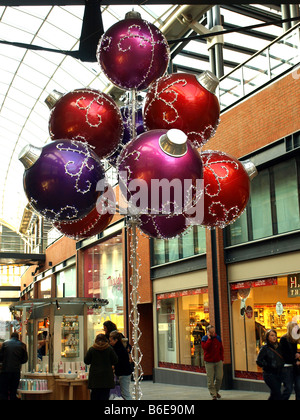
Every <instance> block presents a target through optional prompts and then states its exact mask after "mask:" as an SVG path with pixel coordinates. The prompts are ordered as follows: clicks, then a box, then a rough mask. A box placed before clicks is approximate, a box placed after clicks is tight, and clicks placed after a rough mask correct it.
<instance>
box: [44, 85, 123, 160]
mask: <svg viewBox="0 0 300 420" xmlns="http://www.w3.org/2000/svg"><path fill="white" fill-rule="evenodd" d="M123 130H124V127H123V120H122V116H121V112H120V110H119V108H118V107H117V105H116V104H115V102H114V101H113V99H112V98H111V97H110V96H108V95H106V94H105V93H102V92H100V91H97V90H94V89H76V90H74V91H72V92H69V93H67V94H66V95H63V96H62V97H61V98H60V99H59V100H58V101H57V102H56V103H55V104H54V107H53V109H52V112H51V115H50V120H49V132H50V136H51V138H52V140H55V139H61V138H64V139H76V140H82V141H84V140H85V141H87V142H88V143H89V145H90V146H92V147H93V150H94V152H95V153H96V154H97V155H98V156H99V158H101V159H102V158H104V157H106V156H109V155H111V154H112V153H113V152H114V151H115V150H116V149H117V147H118V145H119V142H120V141H121V139H122V137H123Z"/></svg>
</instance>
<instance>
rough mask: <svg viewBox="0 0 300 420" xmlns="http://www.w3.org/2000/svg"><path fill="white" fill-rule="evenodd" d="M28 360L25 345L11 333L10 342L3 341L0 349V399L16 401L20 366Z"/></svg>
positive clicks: (17, 335) (17, 336) (15, 334)
mask: <svg viewBox="0 0 300 420" xmlns="http://www.w3.org/2000/svg"><path fill="white" fill-rule="evenodd" d="M27 360H28V353H27V349H26V345H25V344H24V343H22V342H21V341H20V340H19V334H18V333H17V332H13V333H12V334H11V337H10V340H6V341H4V343H3V344H2V346H1V349H0V362H2V369H1V374H0V394H1V397H0V399H3V400H17V399H18V398H17V389H18V385H19V381H20V376H21V365H22V364H24V363H26V362H27Z"/></svg>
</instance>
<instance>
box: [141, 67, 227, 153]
mask: <svg viewBox="0 0 300 420" xmlns="http://www.w3.org/2000/svg"><path fill="white" fill-rule="evenodd" d="M218 84H219V81H218V79H217V78H216V76H215V75H213V74H212V73H211V72H210V71H206V72H204V73H202V74H201V75H200V76H198V77H197V76H195V75H194V74H189V73H173V74H169V75H167V76H164V77H162V78H160V79H158V80H156V81H155V82H153V84H152V85H151V86H150V88H149V90H148V92H147V94H146V98H145V103H144V110H143V112H144V123H145V126H146V127H147V129H148V130H154V129H157V128H163V129H170V128H177V129H179V130H182V131H183V132H184V133H185V134H186V135H187V136H188V139H189V140H190V141H191V143H192V144H193V145H194V146H195V147H201V146H203V145H204V144H205V143H206V142H207V141H208V140H209V139H210V138H211V137H212V136H213V135H214V134H215V132H216V129H217V126H218V124H219V118H220V106H219V101H218V99H217V97H216V95H215V89H216V87H217V86H218Z"/></svg>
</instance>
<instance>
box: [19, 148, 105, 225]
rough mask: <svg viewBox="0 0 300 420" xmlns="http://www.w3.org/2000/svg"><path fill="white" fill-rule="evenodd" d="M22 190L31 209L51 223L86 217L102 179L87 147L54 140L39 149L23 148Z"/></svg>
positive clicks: (99, 168) (94, 156)
mask: <svg viewBox="0 0 300 420" xmlns="http://www.w3.org/2000/svg"><path fill="white" fill-rule="evenodd" d="M19 159H20V161H21V162H22V163H23V164H24V167H25V172H24V176H23V185H24V190H25V193H26V195H27V198H28V200H29V202H30V204H31V206H32V207H33V208H34V209H35V210H36V211H37V212H38V213H39V214H41V215H42V216H44V217H45V218H46V219H49V220H50V221H71V220H77V219H80V218H82V217H84V216H86V215H87V214H88V213H89V212H90V211H91V210H92V209H93V207H94V206H95V204H96V200H97V198H98V195H99V192H98V191H97V190H96V188H97V183H98V181H100V180H101V179H104V178H105V173H104V169H103V167H102V164H101V161H100V159H99V158H98V156H97V155H96V154H95V153H94V152H93V151H92V150H91V149H90V148H89V147H88V145H87V143H83V142H79V141H75V140H56V141H53V142H51V143H49V144H47V145H46V146H44V147H42V148H37V147H33V146H30V145H29V146H26V147H25V148H24V149H23V150H22V152H21V153H20V156H19Z"/></svg>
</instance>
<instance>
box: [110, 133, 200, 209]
mask: <svg viewBox="0 0 300 420" xmlns="http://www.w3.org/2000/svg"><path fill="white" fill-rule="evenodd" d="M118 169H119V185H120V188H121V192H122V193H123V195H124V197H125V199H127V201H128V202H129V208H130V207H131V208H132V209H133V212H135V213H138V214H142V213H148V214H165V215H166V214H178V213H183V212H185V213H186V211H187V206H188V204H190V205H194V204H196V200H198V199H200V197H201V195H202V193H203V185H202V184H201V180H202V161H201V157H200V154H199V153H198V151H197V150H196V149H195V148H194V147H193V146H192V145H191V144H190V143H189V142H188V141H187V136H186V135H185V134H184V133H183V132H182V131H180V130H177V129H171V130H163V129H161V130H151V131H147V132H145V133H142V134H140V135H139V136H138V137H137V138H136V139H134V140H132V141H131V142H130V143H128V144H127V145H126V146H125V147H124V149H123V151H122V152H121V154H120V156H119V159H118ZM198 181H199V182H198ZM198 187H200V189H201V191H199V188H198ZM135 207H136V210H134V208H135ZM189 214H190V213H189Z"/></svg>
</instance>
